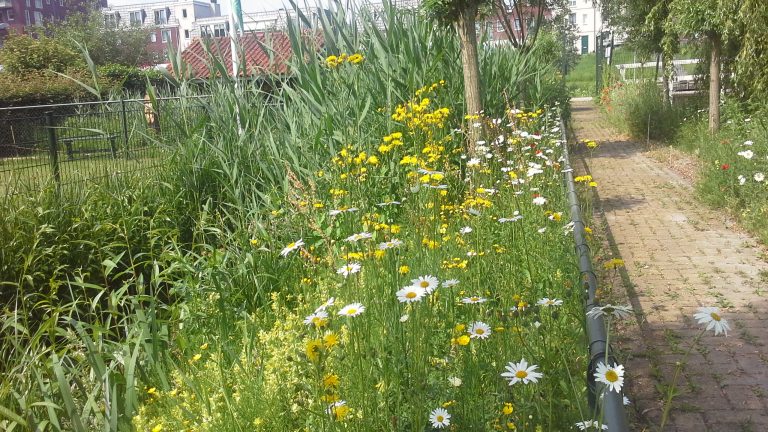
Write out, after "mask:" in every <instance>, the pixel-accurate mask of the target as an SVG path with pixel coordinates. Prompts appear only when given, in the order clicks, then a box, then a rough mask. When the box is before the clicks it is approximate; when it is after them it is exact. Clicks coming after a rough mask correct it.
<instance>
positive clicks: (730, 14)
mask: <svg viewBox="0 0 768 432" xmlns="http://www.w3.org/2000/svg"><path fill="white" fill-rule="evenodd" d="M738 12H739V2H738V1H737V0H672V1H671V3H670V5H669V15H668V17H667V20H666V23H665V27H666V29H667V35H666V42H665V45H666V46H665V50H667V51H670V50H671V48H670V46H671V44H673V43H676V41H677V40H678V38H679V37H680V36H683V37H690V38H698V37H701V36H704V38H705V39H706V41H707V42H708V43H709V46H710V47H709V49H710V61H709V131H710V132H711V133H715V132H717V131H718V130H719V128H720V89H721V82H720V72H721V68H720V65H721V56H722V52H723V44H724V42H725V41H726V40H727V38H729V37H734V38H738V36H737V35H735V34H732V32H733V31H734V29H736V28H737V26H736V23H735V22H734V20H735V19H736V18H737V17H738Z"/></svg>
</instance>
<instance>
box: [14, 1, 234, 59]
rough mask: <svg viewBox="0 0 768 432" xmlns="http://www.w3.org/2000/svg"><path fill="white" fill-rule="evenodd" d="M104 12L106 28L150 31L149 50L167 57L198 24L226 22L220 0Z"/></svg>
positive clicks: (184, 42) (185, 41)
mask: <svg viewBox="0 0 768 432" xmlns="http://www.w3.org/2000/svg"><path fill="white" fill-rule="evenodd" d="M0 1H3V0H0ZM101 12H102V14H103V15H104V24H105V25H107V26H113V27H117V26H124V27H131V26H138V27H148V28H151V29H152V32H151V33H150V35H149V40H148V41H147V47H148V49H149V50H150V51H153V52H157V53H162V54H163V56H166V55H167V48H168V44H169V43H170V45H171V46H173V47H177V48H179V49H182V50H183V49H184V48H186V47H187V46H189V45H190V44H191V43H192V39H193V38H194V37H195V36H196V29H197V28H198V26H197V25H196V22H197V21H199V20H203V19H208V18H211V17H214V18H215V17H218V18H222V19H225V17H222V16H221V6H220V5H219V4H218V2H217V0H163V1H150V2H144V3H133V4H128V5H119V6H109V7H105V8H103V9H102V11H101ZM222 36H223V34H222Z"/></svg>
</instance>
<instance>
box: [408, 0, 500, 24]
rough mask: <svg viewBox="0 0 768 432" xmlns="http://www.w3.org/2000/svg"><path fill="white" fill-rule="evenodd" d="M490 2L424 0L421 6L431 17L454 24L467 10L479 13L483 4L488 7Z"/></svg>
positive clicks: (476, 0)
mask: <svg viewBox="0 0 768 432" xmlns="http://www.w3.org/2000/svg"><path fill="white" fill-rule="evenodd" d="M490 4H491V0H424V1H423V2H422V3H421V7H422V9H423V10H424V11H425V12H426V13H427V16H428V17H429V19H431V20H433V21H436V22H439V23H442V24H444V25H452V24H453V23H455V22H456V21H458V20H459V17H460V16H462V15H464V14H466V11H468V10H473V11H475V13H477V12H478V10H479V9H480V8H481V7H482V6H486V7H488V6H490Z"/></svg>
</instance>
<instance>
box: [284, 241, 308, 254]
mask: <svg viewBox="0 0 768 432" xmlns="http://www.w3.org/2000/svg"><path fill="white" fill-rule="evenodd" d="M302 246H304V240H303V239H298V240H296V241H295V242H293V243H290V244H288V245H287V246H286V247H284V248H283V250H282V251H281V252H280V256H283V257H286V256H288V254H289V253H291V252H293V251H295V250H296V249H298V248H300V247H302Z"/></svg>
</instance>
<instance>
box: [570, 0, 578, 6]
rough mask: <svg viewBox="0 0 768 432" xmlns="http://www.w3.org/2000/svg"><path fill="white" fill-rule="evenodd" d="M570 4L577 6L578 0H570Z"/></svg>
mask: <svg viewBox="0 0 768 432" xmlns="http://www.w3.org/2000/svg"><path fill="white" fill-rule="evenodd" d="M568 5H570V6H576V0H570V1H569V2H568Z"/></svg>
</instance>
